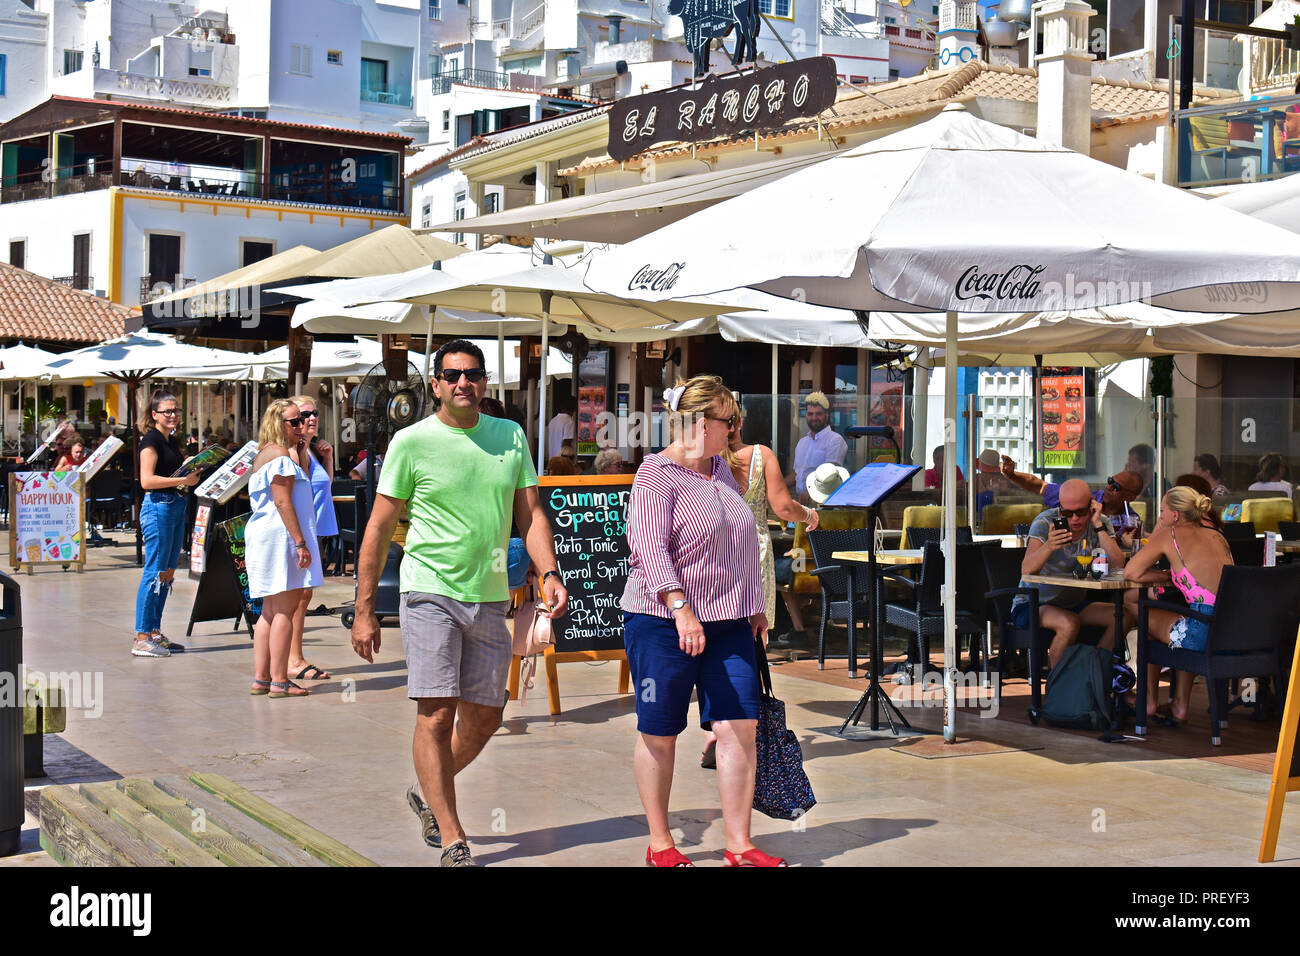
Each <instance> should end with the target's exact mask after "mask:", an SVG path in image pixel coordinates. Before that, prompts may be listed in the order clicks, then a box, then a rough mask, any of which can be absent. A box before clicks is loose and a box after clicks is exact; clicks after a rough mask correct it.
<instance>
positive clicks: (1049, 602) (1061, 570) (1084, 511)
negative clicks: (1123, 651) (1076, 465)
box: [1011, 478, 1131, 665]
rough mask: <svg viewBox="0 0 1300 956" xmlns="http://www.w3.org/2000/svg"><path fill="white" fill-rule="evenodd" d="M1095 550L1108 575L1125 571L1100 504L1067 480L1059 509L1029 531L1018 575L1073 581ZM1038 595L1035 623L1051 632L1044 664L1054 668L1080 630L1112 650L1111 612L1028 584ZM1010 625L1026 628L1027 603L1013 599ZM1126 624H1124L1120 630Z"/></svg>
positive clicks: (1080, 484)
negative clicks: (1093, 633)
mask: <svg viewBox="0 0 1300 956" xmlns="http://www.w3.org/2000/svg"><path fill="white" fill-rule="evenodd" d="M1097 548H1101V549H1102V550H1103V551H1105V552H1106V557H1107V558H1108V559H1109V561H1110V567H1111V569H1112V570H1116V569H1119V568H1122V567H1124V552H1123V550H1121V548H1120V546H1119V544H1118V543H1117V542H1116V540H1115V529H1114V527H1113V526H1112V525H1111V523H1110V519H1109V518H1107V517H1106V516H1105V515H1104V514H1102V509H1101V502H1100V501H1098V500H1097V499H1096V498H1094V497H1093V494H1092V490H1091V489H1090V488H1089V487H1088V483H1087V482H1086V481H1084V480H1082V479H1080V478H1072V479H1070V480H1069V481H1067V482H1065V483H1064V484H1063V485H1061V488H1060V499H1059V505H1058V507H1055V508H1049V509H1047V510H1046V511H1044V512H1042V513H1041V514H1040V515H1039V516H1038V517H1037V518H1035V519H1034V522H1033V524H1031V525H1030V526H1029V545H1028V548H1027V549H1026V551H1025V559H1024V561H1023V562H1021V565H1020V573H1021V574H1052V575H1061V576H1063V577H1072V576H1073V575H1074V569H1075V567H1077V566H1078V562H1077V560H1076V558H1077V556H1078V555H1080V554H1089V555H1091V554H1092V553H1093V552H1094V551H1095V550H1096V549H1097ZM1021 584H1022V586H1025V587H1035V588H1037V589H1038V619H1039V623H1040V624H1041V625H1042V626H1043V627H1049V628H1051V629H1052V630H1053V631H1055V632H1056V636H1055V637H1053V638H1052V645H1051V647H1050V648H1049V649H1048V651H1047V657H1048V664H1049V665H1055V663H1056V662H1057V661H1058V660H1060V658H1061V653H1062V652H1063V651H1064V650H1065V649H1066V648H1067V647H1069V646H1070V645H1071V644H1073V643H1074V642H1075V641H1077V640H1078V639H1079V632H1080V631H1081V630H1082V629H1083V628H1084V627H1085V626H1095V627H1104V628H1105V629H1106V633H1105V634H1104V635H1102V638H1101V640H1100V641H1098V646H1099V647H1107V648H1113V647H1114V646H1115V606H1114V604H1113V603H1112V602H1111V601H1096V600H1094V599H1093V595H1097V594H1100V593H1101V592H1090V591H1087V590H1085V589H1083V588H1075V587H1070V586H1068V585H1061V586H1057V585H1054V584H1033V585H1026V584H1025V583H1024V582H1021ZM1011 620H1012V623H1013V624H1014V625H1015V626H1016V627H1017V628H1028V627H1029V599H1028V598H1027V597H1023V596H1021V595H1017V596H1016V599H1015V601H1014V602H1013V603H1012V605H1011ZM1130 626H1131V624H1130V623H1128V622H1127V621H1126V622H1125V628H1126V629H1127V628H1128V627H1130Z"/></svg>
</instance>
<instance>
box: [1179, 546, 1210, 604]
mask: <svg viewBox="0 0 1300 956" xmlns="http://www.w3.org/2000/svg"><path fill="white" fill-rule="evenodd" d="M1169 537H1170V538H1173V542H1174V550H1175V551H1177V552H1178V560H1179V561H1182V562H1183V566H1182V567H1181V568H1179V569H1178V570H1177V571H1175V572H1173V573H1172V574H1171V575H1169V579H1170V580H1171V581H1172V582H1173V584H1174V587H1176V588H1178V590H1180V591H1182V592H1183V597H1185V598H1187V603H1188V604H1208V605H1210V606H1211V607H1212V606H1213V605H1214V592H1213V591H1210V590H1209V589H1208V588H1203V587H1201V586H1200V585H1199V584H1197V583H1196V578H1194V577H1192V572H1191V571H1190V570H1188V567H1187V562H1186V561H1183V552H1182V549H1181V548H1179V547H1178V538H1176V537H1174V534H1173V532H1170V534H1169Z"/></svg>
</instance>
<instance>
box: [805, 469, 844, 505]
mask: <svg viewBox="0 0 1300 956" xmlns="http://www.w3.org/2000/svg"><path fill="white" fill-rule="evenodd" d="M848 480H849V470H848V469H847V468H844V467H842V466H840V465H837V464H835V463H834V462H829V461H828V462H826V463H825V464H821V465H818V466H817V470H816V471H814V472H813V473H812V474H811V475H809V476H808V497H809V498H811V499H812V500H813V501H815V502H817V503H818V504H819V505H820V504H824V503H825V502H826V499H827V498H829V497H830V496H831V494H832V493H833V492H834V491H835V489H836V488H838V487H839V486H840V485H842V484H844V482H846V481H848Z"/></svg>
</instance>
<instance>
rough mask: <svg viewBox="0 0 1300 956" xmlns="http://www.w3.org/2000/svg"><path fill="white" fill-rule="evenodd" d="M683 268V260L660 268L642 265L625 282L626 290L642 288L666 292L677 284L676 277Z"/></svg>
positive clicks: (631, 290) (684, 265) (632, 290)
mask: <svg viewBox="0 0 1300 956" xmlns="http://www.w3.org/2000/svg"><path fill="white" fill-rule="evenodd" d="M684 268H686V263H684V262H670V263H668V265H666V266H663V267H661V268H656V267H655V266H652V265H644V266H642V267H641V268H640V269H637V270H636V275H634V276H633V277H632V281H631V282H629V283H628V284H627V288H628V291H629V292H635V291H637V290H639V289H644V290H648V291H650V292H667V291H668V290H669V289H671V288H672V287H673V286H674V285H676V284H677V277H678V276H679V275H681V271H682V270H683V269H684Z"/></svg>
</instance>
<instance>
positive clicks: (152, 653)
mask: <svg viewBox="0 0 1300 956" xmlns="http://www.w3.org/2000/svg"><path fill="white" fill-rule="evenodd" d="M131 656H132V657H171V656H172V652H171V651H169V650H168V649H167V647H166V645H165V644H163V643H162V641H159V640H156V639H154V638H150V639H149V640H145V641H136V642H135V643H134V644H132V645H131Z"/></svg>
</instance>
